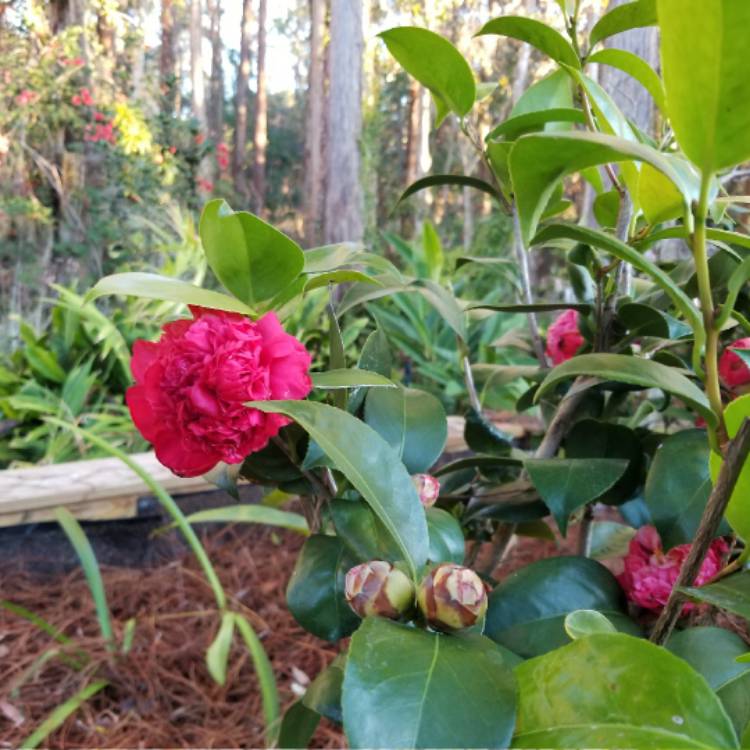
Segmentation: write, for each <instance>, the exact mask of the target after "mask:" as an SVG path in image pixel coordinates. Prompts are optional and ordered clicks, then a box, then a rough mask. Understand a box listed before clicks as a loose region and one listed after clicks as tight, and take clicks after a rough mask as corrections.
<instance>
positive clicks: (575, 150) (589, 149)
mask: <svg viewBox="0 0 750 750" xmlns="http://www.w3.org/2000/svg"><path fill="white" fill-rule="evenodd" d="M622 161H642V162H646V163H648V164H651V166H653V167H654V168H655V169H658V170H659V171H660V172H663V173H664V174H665V175H666V176H667V177H668V178H669V179H670V180H672V182H674V183H675V185H677V186H678V187H680V189H681V190H682V192H683V193H685V192H686V191H687V186H683V180H682V177H681V176H680V175H679V174H678V173H677V172H676V170H674V169H673V168H672V165H671V164H670V163H669V161H668V160H667V159H665V158H664V156H663V155H662V154H660V153H659V152H658V151H657V150H656V149H654V148H651V147H650V146H646V145H644V144H641V143H633V142H631V141H628V140H625V139H624V138H619V137H617V136H613V135H605V134H603V133H584V132H570V133H533V134H530V135H524V136H521V137H520V138H519V139H518V140H517V141H516V143H515V145H514V146H513V148H512V149H511V152H510V162H509V165H510V174H511V178H512V181H513V190H514V192H515V196H516V204H517V206H518V213H519V219H520V222H521V229H522V232H523V238H524V242H526V243H527V244H528V243H529V242H530V241H531V238H532V237H533V235H534V232H535V231H536V227H537V224H538V223H539V219H540V217H541V215H542V212H543V211H544V207H545V206H546V205H547V203H548V201H549V199H550V196H551V195H552V192H553V190H554V189H555V186H556V185H557V183H558V182H559V181H560V180H561V179H562V178H563V177H565V176H566V175H569V174H572V173H574V172H580V171H581V170H582V169H585V168H587V167H593V166H597V165H599V164H607V163H610V162H622ZM683 187H684V189H683Z"/></svg>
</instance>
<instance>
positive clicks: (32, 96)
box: [16, 89, 39, 107]
mask: <svg viewBox="0 0 750 750" xmlns="http://www.w3.org/2000/svg"><path fill="white" fill-rule="evenodd" d="M38 98H39V94H37V93H36V91H32V90H31V89H23V90H22V91H21V92H20V93H19V94H17V95H16V104H17V105H18V106H19V107H25V106H26V105H27V104H31V103H32V102H35V101H36V100H37V99H38Z"/></svg>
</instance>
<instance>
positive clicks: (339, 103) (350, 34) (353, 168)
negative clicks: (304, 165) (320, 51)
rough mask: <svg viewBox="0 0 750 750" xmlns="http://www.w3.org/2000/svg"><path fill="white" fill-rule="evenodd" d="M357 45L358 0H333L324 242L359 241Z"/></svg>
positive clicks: (359, 71)
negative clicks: (331, 130) (333, 134)
mask: <svg viewBox="0 0 750 750" xmlns="http://www.w3.org/2000/svg"><path fill="white" fill-rule="evenodd" d="M362 46H363V38H362V5H361V2H360V0H332V1H331V52H330V54H331V64H330V77H329V95H328V122H329V123H330V124H331V126H332V127H333V126H334V125H335V128H336V137H335V138H331V139H330V142H329V143H328V149H327V152H328V153H327V160H326V161H327V169H326V220H325V240H326V242H343V241H356V240H360V239H362V233H363V225H362V210H363V206H362V191H361V187H360V175H359V169H360V156H359V138H360V133H361V130H362V101H361V97H362Z"/></svg>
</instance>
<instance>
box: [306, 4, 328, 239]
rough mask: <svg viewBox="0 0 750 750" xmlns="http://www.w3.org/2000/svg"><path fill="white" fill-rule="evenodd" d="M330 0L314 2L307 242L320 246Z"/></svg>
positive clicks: (307, 177) (307, 171)
mask: <svg viewBox="0 0 750 750" xmlns="http://www.w3.org/2000/svg"><path fill="white" fill-rule="evenodd" d="M325 22H326V0H310V70H309V73H308V88H307V130H306V131H305V240H306V241H307V244H308V245H309V246H314V245H318V244H320V242H321V240H322V237H321V227H322V224H323V199H324V195H323V157H324V154H323V144H324V136H325V113H324V107H323V105H324V101H325V91H324V89H325V80H324V79H325V60H324V53H323V38H324V35H325Z"/></svg>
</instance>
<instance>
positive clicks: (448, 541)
mask: <svg viewBox="0 0 750 750" xmlns="http://www.w3.org/2000/svg"><path fill="white" fill-rule="evenodd" d="M425 515H426V516H427V531H428V533H429V535H430V551H429V553H428V555H427V558H428V560H429V561H430V562H434V563H441V562H453V563H456V564H457V565H462V564H463V562H464V556H465V554H466V550H465V546H466V545H465V542H464V532H463V531H462V530H461V524H460V523H459V522H458V521H457V520H456V519H455V517H454V516H452V515H451V514H450V513H448V512H447V511H445V510H442V509H440V508H427V511H426V514H425Z"/></svg>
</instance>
